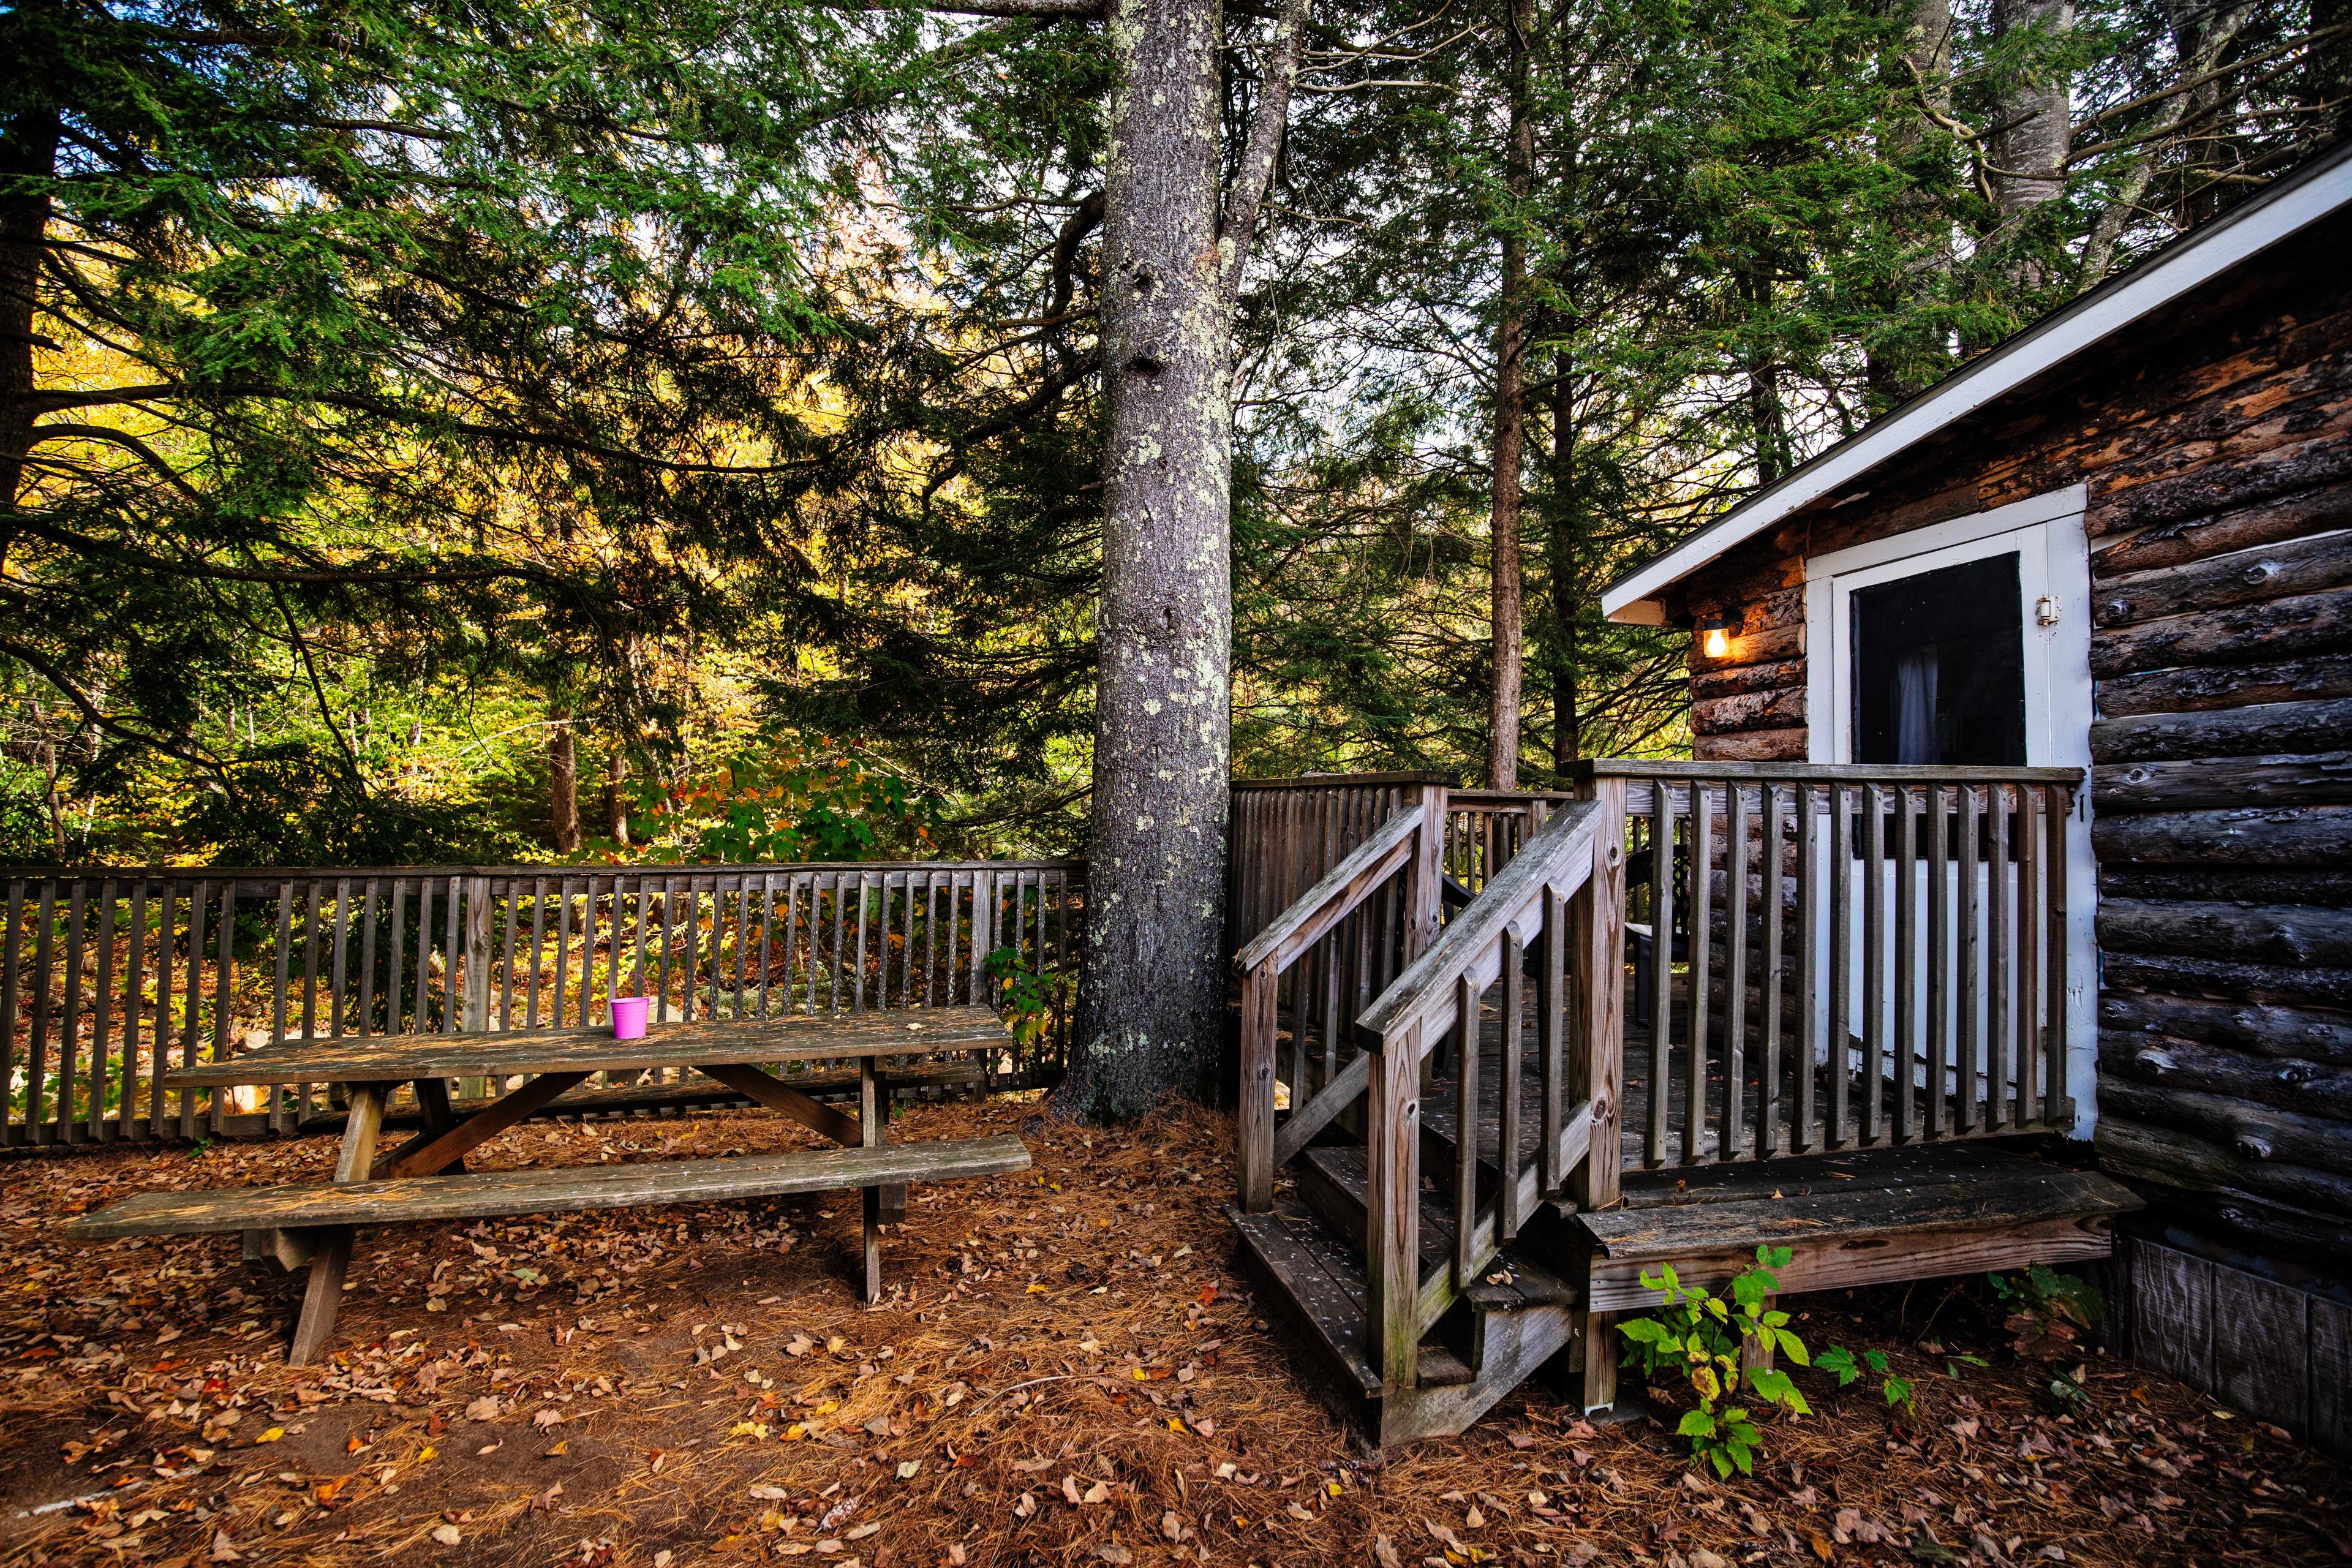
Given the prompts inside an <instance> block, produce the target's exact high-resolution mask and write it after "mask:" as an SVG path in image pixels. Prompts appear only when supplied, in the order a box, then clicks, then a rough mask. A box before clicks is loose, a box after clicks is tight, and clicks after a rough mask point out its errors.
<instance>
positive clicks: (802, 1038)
mask: <svg viewBox="0 0 2352 1568" xmlns="http://www.w3.org/2000/svg"><path fill="white" fill-rule="evenodd" d="M1008 1039H1009V1035H1008V1033H1007V1031H1006V1029H1005V1026H1004V1024H1003V1021H1002V1020H1000V1019H999V1018H998V1017H997V1016H996V1014H995V1012H994V1011H993V1010H992V1009H991V1008H988V1007H984V1006H963V1007H925V1008H897V1009H888V1010H885V1011H880V1012H871V1013H862V1014H852V1015H848V1016H838V1017H835V1016H793V1017H783V1018H761V1019H742V1020H729V1021H717V1022H712V1021H704V1022H698V1023H688V1024H667V1025H663V1024H656V1025H654V1026H651V1027H649V1028H648V1029H647V1031H646V1035H645V1036H644V1037H643V1038H640V1039H634V1040H616V1039H614V1037H613V1036H612V1034H611V1032H610V1031H609V1030H608V1029H600V1028H575V1029H539V1030H517V1031H489V1032H471V1031H468V1032H464V1033H452V1034H445V1035H395V1036H377V1037H343V1038H340V1039H331V1040H315V1039H314V1040H287V1041H285V1042H283V1043H280V1044H276V1045H271V1046H266V1047H261V1048H258V1049H256V1050H251V1051H247V1052H244V1053H241V1054H240V1055H237V1056H235V1057H231V1058H227V1059H226V1060H223V1061H215V1062H206V1063H202V1064H199V1065H196V1066H192V1067H187V1068H181V1069H180V1070H178V1071H176V1072H174V1073H172V1074H171V1075H170V1076H169V1077H167V1078H166V1079H165V1080H164V1088H165V1089H220V1088H226V1087H233V1086H241V1085H270V1084H285V1083H334V1084H340V1085H341V1086H342V1089H343V1092H344V1096H345V1099H346V1101H347V1103H348V1105H349V1108H350V1109H349V1111H348V1114H347V1116H346V1119H345V1121H344V1126H343V1138H342V1147H341V1152H340V1154H339V1155H338V1157H337V1160H336V1163H335V1174H334V1178H333V1181H332V1183H331V1184H328V1185H324V1186H320V1185H316V1184H304V1185H289V1186H282V1187H247V1188H235V1189H229V1190H226V1191H210V1192H190V1193H182V1192H171V1193H144V1194H138V1195H136V1196H133V1197H130V1198H126V1199H123V1200H121V1201H120V1202H118V1203H115V1204H112V1205H109V1206H107V1207H106V1208H104V1209H101V1210H99V1211H97V1212H96V1213H93V1214H88V1215H79V1216H77V1217H76V1218H74V1219H72V1220H70V1221H68V1222H67V1225H66V1227H65V1228H66V1230H67V1231H68V1234H69V1235H73V1236H75V1237H79V1238H82V1239H86V1240H103V1239H110V1238H112V1237H123V1236H150V1235H184V1234H200V1233H205V1232H213V1233H226V1232H231V1231H235V1232H240V1233H242V1234H243V1235H244V1236H245V1237H246V1247H247V1254H248V1255H250V1256H268V1257H274V1258H277V1259H278V1261H279V1262H280V1263H282V1264H283V1265H285V1266H286V1267H287V1268H289V1269H290V1268H298V1267H300V1266H301V1265H302V1264H303V1263H305V1262H307V1263H308V1264H309V1266H310V1279H309V1283H308V1288H307V1289H305V1291H304V1293H303V1300H302V1310H301V1315H300V1317H299V1320H298V1321H297V1324H296V1327H295V1332H294V1343H293V1349H292V1352H291V1353H290V1355H289V1360H290V1361H291V1362H292V1363H293V1364H295V1365H297V1366H299V1365H302V1364H304V1363H308V1362H309V1361H310V1360H311V1359H312V1358H313V1357H314V1356H315V1355H316V1354H317V1353H318V1352H319V1350H320V1347H321V1346H322V1345H324V1343H325V1342H326V1340H327V1338H328V1336H329V1334H330V1333H331V1332H332V1331H333V1328H334V1321H335V1314H336V1310H337V1308H338V1307H339V1306H340V1305H341V1299H342V1291H343V1277H344V1274H345V1271H346V1269H347V1268H348V1267H349V1265H350V1261H351V1250H352V1231H353V1229H354V1227H355V1226H359V1225H362V1224H370V1225H377V1224H391V1223H399V1222H403V1221H411V1220H437V1219H451V1218H492V1217H500V1216H508V1215H524V1214H548V1213H560V1212H565V1211H571V1210H580V1209H595V1208H617V1207H629V1206H635V1205H652V1204H667V1203H691V1202H709V1201H717V1200H724V1199H740V1198H749V1197H765V1196H775V1195H780V1194H788V1193H802V1192H822V1191H845V1190H847V1189H850V1188H853V1187H854V1188H856V1189H858V1190H860V1191H861V1192H862V1193H863V1194H864V1209H865V1215H864V1218H865V1270H864V1273H865V1278H864V1280H863V1292H864V1295H865V1298H866V1300H868V1301H872V1300H877V1298H878V1297H879V1296H880V1295H881V1290H882V1263H881V1226H882V1225H883V1224H885V1223H887V1215H886V1210H885V1190H886V1189H887V1188H889V1187H892V1186H894V1185H896V1184H903V1183H906V1182H908V1181H944V1180H953V1179H957V1178H961V1177H971V1176H983V1175H995V1174H1001V1173H1005V1172H1008V1171H1017V1170H1022V1169H1024V1168H1026V1166H1027V1165H1028V1163H1029V1153H1028V1150H1027V1149H1026V1148H1025V1147H1024V1145H1023V1144H1022V1142H1021V1141H1020V1140H1019V1139H1018V1138H1013V1137H996V1138H968V1139H954V1140H941V1141H937V1142H923V1143H915V1144H895V1145H894V1144H891V1143H890V1142H889V1141H888V1118H889V1104H890V1090H889V1078H888V1072H887V1068H886V1067H885V1065H884V1060H885V1058H892V1057H903V1056H908V1055H921V1056H935V1055H950V1054H958V1053H970V1052H987V1051H990V1050H994V1049H1000V1048H1002V1047H1003V1046H1004V1045H1005V1044H1006V1043H1007V1041H1008ZM845 1060H854V1061H855V1062H856V1064H857V1073H858V1082H857V1088H858V1094H857V1113H856V1115H854V1116H853V1115H850V1114H848V1113H847V1112H846V1111H844V1110H839V1109H836V1108H835V1107H834V1106H832V1105H828V1104H825V1103H824V1102H823V1101H821V1100H816V1099H814V1098H813V1097H812V1096H810V1095H808V1094H806V1093H804V1092H803V1091H802V1090H801V1089H797V1088H795V1087H793V1083H792V1081H791V1078H790V1075H789V1074H788V1075H786V1076H784V1077H779V1076H777V1075H776V1074H774V1073H772V1072H770V1071H769V1070H768V1069H769V1068H771V1067H779V1066H782V1067H791V1066H794V1065H805V1064H813V1063H838V1062H842V1061H845ZM669 1068H690V1069H692V1070H693V1071H695V1072H698V1073H701V1074H702V1075H704V1076H705V1077H708V1078H710V1079H715V1080H716V1081H718V1082H719V1083H721V1084H724V1085H725V1086H727V1087H728V1088H729V1089H733V1090H734V1091H736V1092H737V1093H740V1094H741V1095H743V1096H745V1097H746V1098H748V1099H750V1100H753V1101H754V1102H756V1103H758V1104H760V1105H762V1106H765V1107H767V1108H768V1109H769V1110H775V1111H778V1112H780V1113H782V1114H783V1115H785V1116H788V1117H791V1118H792V1119H793V1121H798V1122H800V1123H802V1124H803V1126H806V1127H809V1128H811V1129H813V1130H814V1131H817V1132H819V1133H821V1134H823V1135H824V1137H826V1138H828V1139H830V1140H831V1141H832V1142H834V1143H835V1144H836V1145H839V1147H837V1148H835V1149H826V1150H816V1151H799V1152H793V1153H786V1154H761V1155H738V1156H729V1157H725V1158H719V1159H697V1160H682V1161H659V1162H652V1163H643V1164H620V1165H593V1166H559V1167H550V1168H538V1169H531V1170H525V1171H497V1172H481V1173H463V1172H464V1160H465V1157H466V1155H467V1152H469V1151H471V1150H473V1149H475V1148H478V1146H480V1145H481V1144H482V1143H483V1142H487V1141H488V1140H489V1139H491V1138H494V1137H496V1136H497V1135H498V1134H499V1133H500V1132H502V1131H506V1130H507V1129H508V1128H509V1127H512V1126H513V1125H515V1123H517V1122H519V1121H522V1120H523V1119H524V1118H526V1117H528V1116H530V1115H531V1114H533V1113H534V1112H536V1111H539V1110H542V1109H544V1108H545V1107H547V1106H548V1105H549V1104H550V1103H551V1102H552V1101H554V1100H556V1098H557V1097H558V1096H560V1095H562V1093H563V1092H564V1091H565V1090H567V1089H572V1088H574V1087H576V1086H578V1085H580V1084H582V1083H584V1082H585V1081H586V1080H587V1079H589V1078H590V1077H592V1076H593V1075H594V1074H597V1073H600V1072H601V1073H607V1074H610V1073H634V1072H641V1071H645V1070H647V1069H669ZM453 1077H454V1078H482V1079H488V1080H489V1081H490V1083H491V1084H492V1085H493V1086H494V1089H498V1090H502V1091H501V1092H497V1093H496V1097H495V1098H494V1099H492V1100H489V1101H488V1103H487V1104H485V1105H483V1106H481V1108H480V1109H478V1110H473V1111H472V1112H471V1113H470V1114H460V1113H459V1112H458V1110H457V1108H456V1106H455V1104H454V1102H453V1101H452V1100H451V1099H450V1094H449V1079H451V1078H453ZM509 1079H520V1081H519V1082H515V1083H512V1084H511V1085H509ZM404 1083H405V1084H409V1085H411V1086H412V1087H413V1089H414V1090H415V1096H416V1100H417V1105H418V1108H419V1110H420V1111H421V1112H422V1120H423V1122H424V1126H423V1129H422V1130H421V1131H418V1132H417V1133H416V1134H415V1136H414V1137H412V1138H411V1139H410V1140H409V1141H408V1142H405V1143H403V1144H401V1145H400V1146H398V1147H396V1148H394V1149H391V1150H389V1151H380V1150H379V1149H378V1148H377V1140H378V1135H379V1133H380V1132H381V1131H382V1129H383V1117H384V1106H385V1102H386V1101H387V1100H388V1099H389V1098H390V1096H391V1094H392V1092H393V1090H394V1089H397V1088H398V1087H399V1086H400V1085H401V1084H404ZM452 1172H459V1174H451V1173H452Z"/></svg>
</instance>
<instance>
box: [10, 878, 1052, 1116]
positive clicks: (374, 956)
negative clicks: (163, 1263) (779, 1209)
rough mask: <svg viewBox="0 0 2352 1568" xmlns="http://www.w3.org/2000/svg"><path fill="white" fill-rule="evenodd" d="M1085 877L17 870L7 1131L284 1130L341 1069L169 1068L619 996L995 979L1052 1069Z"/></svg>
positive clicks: (849, 996)
mask: <svg viewBox="0 0 2352 1568" xmlns="http://www.w3.org/2000/svg"><path fill="white" fill-rule="evenodd" d="M1084 886H1085V866H1084V863H1083V862H1080V861H1065V860H1034V861H913V862H890V863H882V862H854V863H846V864H838V865H834V864H827V865H761V866H693V867H689V866H664V867H634V868H583V867H573V866H523V867H479V866H454V867H429V868H423V867H406V868H384V869H364V868H355V869H350V870H343V869H334V870H321V869H318V868H300V869H273V868H262V869H254V870H236V871H230V870H224V869H202V870H190V869H186V868H169V867H166V868H123V869H100V870H89V871H80V872H62V873H58V874H56V875H50V876H39V875H35V876H20V877H18V878H16V879H13V880H10V881H9V882H8V883H7V885H6V894H5V927H0V1087H5V1094H6V1100H5V1105H0V1143H5V1144H7V1145H16V1144H24V1143H75V1142H102V1141H110V1140H121V1139H150V1138H195V1137H198V1136H222V1135H236V1134H245V1133H254V1132H263V1131H290V1130H292V1129H294V1128H296V1127H298V1126H299V1124H300V1122H301V1121H303V1119H304V1118H305V1117H306V1116H308V1115H310V1114H312V1113H314V1112H315V1111H317V1110H320V1109H322V1107H323V1105H324V1100H325V1095H326V1086H323V1085H306V1084H290V1085H285V1086H281V1087H279V1088H277V1089H268V1090H263V1091H259V1092H257V1093H255V1094H251V1095H249V1096H247V1097H246V1098H244V1099H238V1098H235V1097H234V1096H233V1093H232V1092H231V1091H224V1092H222V1093H220V1094H200V1093H182V1094H179V1095H178V1096H176V1097H173V1096H170V1095H167V1093H166V1092H165V1090H164V1089H163V1076H164V1073H165V1072H166V1071H167V1070H168V1068H170V1067H171V1066H173V1065H175V1064H184V1063H193V1062H196V1061H200V1060H206V1059H212V1058H216V1057H219V1056H223V1055H226V1054H227V1053H229V1052H231V1051H233V1050H235V1049H236V1048H238V1047H241V1046H243V1045H247V1044H253V1043H259V1042H261V1041H265V1040H266V1041H270V1042H276V1041H279V1040H283V1039H286V1038H289V1037H298V1038H299V1037H321V1038H326V1037H341V1036H344V1035H370V1034H430V1033H436V1032H444V1033H446V1032H451V1031H455V1030H457V1029H460V1028H467V1029H484V1028H551V1027H558V1026H586V1025H594V1024H599V1023H602V1022H603V1021H604V1019H605V1018H606V1017H607V1016H608V1014H607V1011H606V1008H607V1004H608V1003H609V1002H610V1000H611V998H612V997H614V995H629V994H644V995H648V996H651V997H654V998H655V999H656V1000H655V1008H656V1017H657V1018H663V1019H667V1018H689V1019H690V1018H695V1017H704V1016H711V1017H727V1016H776V1015H781V1014H784V1013H788V1012H801V1013H809V1012H857V1011H863V1010H865V1009H866V1008H868V1007H882V1006H906V1005H949V1004H955V1003H971V1002H979V1001H985V1002H988V1003H991V1004H993V1005H998V1006H1000V1007H1002V1008H1003V1009H1005V1010H1006V1011H1007V1012H1008V1014H1009V1015H1011V1016H1013V1017H1014V1019H1015V1021H1016V1023H1017V1024H1018V1025H1019V1028H1018V1029H1017V1031H1016V1033H1017V1036H1018V1038H1017V1040H1016V1043H1015V1044H1014V1045H1013V1047H1011V1048H1010V1049H1009V1050H1008V1051H1007V1052H1006V1053H1005V1054H1004V1056H1003V1058H1000V1059H998V1060H996V1061H993V1062H992V1063H991V1064H990V1065H991V1068H992V1069H993V1071H994V1073H995V1075H996V1077H997V1081H998V1082H1000V1083H1003V1084H1007V1085H1026V1084H1030V1083H1034V1082H1039V1081H1043V1080H1044V1079H1045V1078H1047V1077H1050V1076H1051V1074H1052V1073H1053V1072H1054V1071H1055V1070H1056V1068H1058V1066H1059V1064H1060V1062H1061V1060H1062V1057H1063V1052H1064V1051H1065V1049H1066V1030H1067V1019H1068V1016H1069V1005H1068V1004H1069V996H1070V992H1071V987H1072V985H1073V984H1074V981H1075V976H1076V966H1077V963H1078V952H1079V949H1080V943H1079V942H1078V940H1077V929H1076V922H1077V921H1078V919H1079V907H1080V904H1081V901H1082V900H1083V897H1084ZM174 1099H176V1103H173V1100H174ZM247 1100H250V1103H247Z"/></svg>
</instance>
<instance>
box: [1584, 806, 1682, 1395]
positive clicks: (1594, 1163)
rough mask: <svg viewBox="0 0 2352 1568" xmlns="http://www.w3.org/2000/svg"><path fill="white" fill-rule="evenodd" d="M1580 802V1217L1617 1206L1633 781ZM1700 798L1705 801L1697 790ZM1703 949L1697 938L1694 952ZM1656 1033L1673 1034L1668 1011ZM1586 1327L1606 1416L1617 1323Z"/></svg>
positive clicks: (1587, 1386)
mask: <svg viewBox="0 0 2352 1568" xmlns="http://www.w3.org/2000/svg"><path fill="white" fill-rule="evenodd" d="M1577 793H1578V794H1579V795H1582V796H1584V797H1585V798H1586V799H1589V800H1591V801H1594V802H1596V803H1598V804H1599V805H1600V808H1601V809H1600V814H1599V820H1598V821H1597V822H1596V823H1595V824H1594V826H1593V832H1592V873H1591V876H1590V877H1588V878H1587V879H1585V885H1584V887H1583V889H1582V890H1581V891H1580V892H1579V893H1578V894H1577V895H1576V897H1575V898H1574V899H1572V900H1570V902H1569V913H1570V940H1569V952H1570V963H1572V964H1573V965H1574V966H1575V970H1576V980H1575V985H1574V987H1573V990H1572V992H1571V994H1573V995H1574V996H1575V998H1576V1012H1577V1016H1576V1025H1575V1028H1574V1029H1573V1030H1572V1031H1571V1033H1570V1052H1571V1055H1570V1063H1569V1069H1568V1076H1569V1081H1570V1084H1572V1085H1573V1086H1574V1088H1573V1089H1572V1090H1571V1092H1573V1093H1577V1094H1581V1095H1582V1096H1583V1097H1584V1098H1585V1099H1586V1100H1590V1101H1591V1105H1592V1141H1591V1144H1590V1145H1589V1152H1587V1153H1586V1155H1585V1157H1584V1163H1582V1164H1581V1165H1580V1166H1579V1167H1578V1168H1577V1169H1576V1171H1575V1172H1574V1173H1572V1174H1571V1175H1570V1178H1569V1196H1570V1198H1572V1199H1573V1200H1574V1201H1575V1203H1576V1206H1577V1207H1578V1208H1579V1209H1581V1210H1592V1209H1604V1208H1610V1207H1612V1206H1614V1205H1616V1203H1617V1202H1618V1201H1619V1196H1620V1193H1619V1182H1620V1177H1621V1175H1622V1159H1623V1144H1622V1141H1621V1138H1620V1135H1619V1130H1618V1122H1619V1120H1620V1116H1619V1104H1620V1101H1621V1100H1622V1098H1623V1097H1622V1092H1621V1083H1622V1076H1623V1058H1624V1054H1625V1028H1624V1026H1625V1007H1624V1003H1625V781H1624V780H1623V779H1622V777H1619V778H1612V777H1607V776H1588V777H1586V778H1585V779H1583V780H1581V781H1580V783H1579V784H1578V786H1577ZM1692 798H1693V799H1694V800H1696V799H1698V791H1697V789H1696V787H1694V789H1693V791H1692ZM1697 929H1698V928H1696V927H1695V928H1694V930H1695V931H1696V930H1697ZM1656 940H1657V942H1658V947H1657V954H1658V957H1657V963H1658V965H1659V968H1660V971H1661V972H1662V973H1663V972H1664V969H1665V968H1666V966H1667V964H1668V962H1669V960H1670V959H1671V957H1672V953H1671V952H1670V944H1671V942H1672V933H1671V932H1670V931H1666V930H1665V929H1664V923H1663V922H1661V924H1660V928H1659V931H1658V934H1657V938H1656ZM1704 940H1705V939H1704V937H1703V936H1700V937H1695V938H1694V942H1693V946H1694V950H1696V945H1697V942H1701V941H1704ZM1654 1027H1657V1028H1659V1029H1663V1028H1664V1027H1665V1013H1664V1009H1663V1008H1662V1009H1660V1011H1659V1013H1658V1015H1657V1016H1656V1019H1655V1020H1654ZM1651 1092H1652V1093H1653V1094H1654V1095H1656V1096H1658V1097H1659V1098H1660V1099H1661V1100H1663V1099H1664V1089H1663V1087H1662V1086H1661V1085H1657V1084H1654V1085H1653V1086H1652V1088H1651ZM1583 1318H1584V1321H1583V1323H1582V1325H1581V1330H1582V1338H1583V1341H1584V1377H1583V1381H1582V1385H1581V1387H1580V1390H1579V1391H1578V1401H1579V1403H1580V1405H1582V1406H1583V1407H1584V1409H1586V1410H1587V1411H1594V1410H1601V1409H1605V1408H1607V1407H1608V1406H1610V1405H1614V1404H1616V1403H1617V1353H1616V1352H1617V1336H1616V1331H1615V1329H1614V1327H1613V1324H1614V1322H1615V1320H1614V1318H1613V1317H1612V1315H1611V1314H1610V1313H1607V1312H1586V1313H1585V1314H1584V1315H1583Z"/></svg>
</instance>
